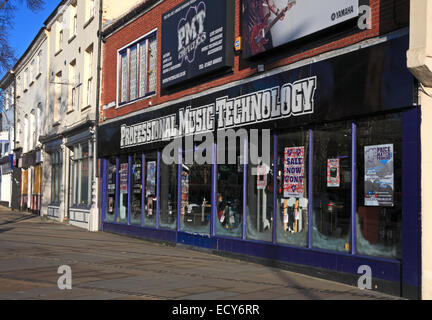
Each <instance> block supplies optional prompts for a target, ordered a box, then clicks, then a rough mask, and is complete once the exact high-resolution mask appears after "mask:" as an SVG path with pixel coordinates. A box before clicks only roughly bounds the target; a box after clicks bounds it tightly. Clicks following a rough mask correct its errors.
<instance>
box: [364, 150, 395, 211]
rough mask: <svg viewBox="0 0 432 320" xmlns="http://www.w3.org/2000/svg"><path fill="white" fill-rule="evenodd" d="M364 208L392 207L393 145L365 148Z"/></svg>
mask: <svg viewBox="0 0 432 320" xmlns="http://www.w3.org/2000/svg"><path fill="white" fill-rule="evenodd" d="M364 177H365V180H364V184H365V206H390V207H392V206H393V195H394V153H393V144H382V145H375V146H365V174H364Z"/></svg>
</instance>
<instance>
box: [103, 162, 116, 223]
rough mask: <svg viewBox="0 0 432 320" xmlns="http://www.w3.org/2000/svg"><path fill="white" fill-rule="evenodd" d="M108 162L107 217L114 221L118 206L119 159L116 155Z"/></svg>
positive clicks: (107, 219) (108, 219)
mask: <svg viewBox="0 0 432 320" xmlns="http://www.w3.org/2000/svg"><path fill="white" fill-rule="evenodd" d="M107 162H108V170H107V174H108V175H107V207H106V215H105V219H106V221H108V222H114V220H115V208H116V180H117V163H116V162H117V161H116V158H115V157H114V158H110V159H109V160H108V161H107Z"/></svg>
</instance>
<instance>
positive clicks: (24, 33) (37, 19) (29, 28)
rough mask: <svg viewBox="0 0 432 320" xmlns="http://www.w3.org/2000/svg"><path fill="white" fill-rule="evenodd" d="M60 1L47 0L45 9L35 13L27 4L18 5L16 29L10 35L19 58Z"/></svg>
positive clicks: (11, 43) (11, 42)
mask: <svg viewBox="0 0 432 320" xmlns="http://www.w3.org/2000/svg"><path fill="white" fill-rule="evenodd" d="M11 1H16V0H11ZM59 3H60V0H45V7H44V9H43V10H41V11H39V12H37V13H33V12H32V11H31V10H29V9H27V7H26V6H25V5H21V4H19V5H18V9H17V10H16V12H15V23H14V29H13V30H11V32H10V35H9V43H10V45H11V46H12V47H13V48H14V49H15V55H16V58H17V59H19V58H20V57H21V56H22V54H23V53H24V52H25V51H26V50H27V48H28V46H29V45H30V44H31V42H32V41H33V39H34V37H36V35H37V33H38V32H39V30H40V28H42V27H43V23H44V22H45V20H46V19H47V18H48V16H49V15H50V14H51V12H53V10H54V9H55V8H56V7H57V5H58V4H59Z"/></svg>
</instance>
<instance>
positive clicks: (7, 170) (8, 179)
mask: <svg viewBox="0 0 432 320" xmlns="http://www.w3.org/2000/svg"><path fill="white" fill-rule="evenodd" d="M0 168H1V177H0V187H1V190H0V204H1V205H4V206H6V207H10V206H11V200H12V172H13V155H10V156H5V157H3V158H1V159H0Z"/></svg>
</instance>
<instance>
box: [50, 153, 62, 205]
mask: <svg viewBox="0 0 432 320" xmlns="http://www.w3.org/2000/svg"><path fill="white" fill-rule="evenodd" d="M50 159H51V163H50V164H51V205H55V206H59V205H60V203H61V199H60V193H61V185H62V179H63V152H62V150H61V149H60V150H56V151H54V152H52V153H50ZM53 159H54V160H53Z"/></svg>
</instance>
